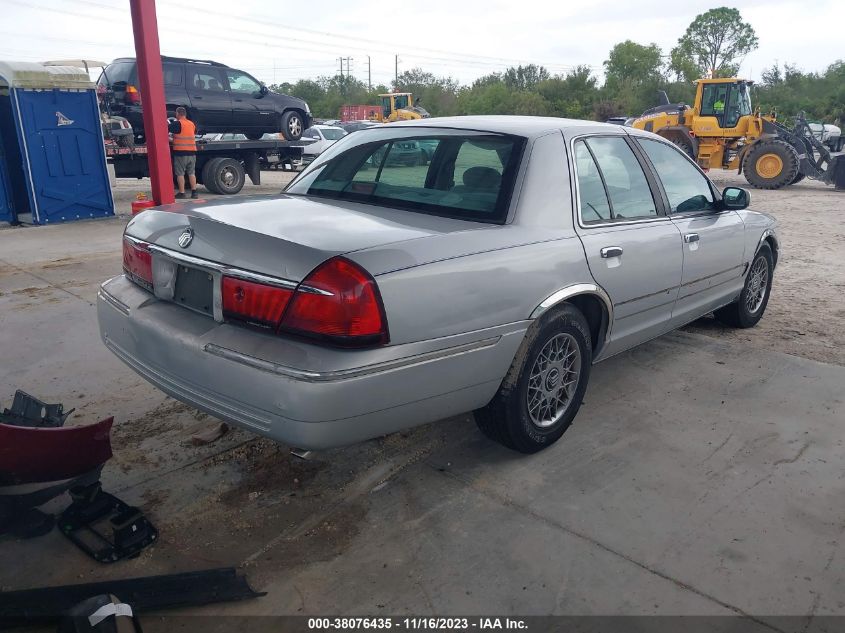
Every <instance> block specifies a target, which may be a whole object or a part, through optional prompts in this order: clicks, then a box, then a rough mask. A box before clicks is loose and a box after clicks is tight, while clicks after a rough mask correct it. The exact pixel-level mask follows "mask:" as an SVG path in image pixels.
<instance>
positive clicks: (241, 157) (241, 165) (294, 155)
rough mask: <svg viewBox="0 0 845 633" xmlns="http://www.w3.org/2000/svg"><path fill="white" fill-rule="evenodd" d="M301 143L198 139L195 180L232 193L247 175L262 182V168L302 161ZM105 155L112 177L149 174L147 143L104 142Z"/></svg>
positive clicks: (291, 166)
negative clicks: (111, 168)
mask: <svg viewBox="0 0 845 633" xmlns="http://www.w3.org/2000/svg"><path fill="white" fill-rule="evenodd" d="M302 148H303V143H299V142H296V143H293V142H290V141H283V140H274V139H260V140H257V141H250V140H243V141H240V140H238V141H230V140H223V141H207V140H203V139H197V166H196V174H197V182H198V183H200V184H202V185H205V188H206V189H208V190H209V191H211V192H212V193H217V194H222V195H232V194H236V193H238V192H239V191H240V190H241V189H243V186H244V183H245V182H246V177H247V176H249V179H250V181H252V184H254V185H260V184H261V168H262V166H263V167H267V168H268V169H283V170H288V171H294V170H295V169H296V168H297V167H299V166H301V165H302ZM106 159H107V161H108V162H109V163H110V164H111V165H113V167H114V175H115V178H145V177H147V176H149V175H150V168H149V163H148V162H147V147H146V145H129V146H125V145H121V144H119V143H117V142H110V141H107V142H106Z"/></svg>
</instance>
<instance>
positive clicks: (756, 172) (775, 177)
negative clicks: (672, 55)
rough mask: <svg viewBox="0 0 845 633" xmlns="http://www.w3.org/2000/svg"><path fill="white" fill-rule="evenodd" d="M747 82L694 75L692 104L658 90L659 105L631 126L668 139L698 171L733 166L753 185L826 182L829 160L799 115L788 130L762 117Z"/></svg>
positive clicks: (830, 171) (829, 173)
mask: <svg viewBox="0 0 845 633" xmlns="http://www.w3.org/2000/svg"><path fill="white" fill-rule="evenodd" d="M751 84H752V82H751V81H747V80H744V79H736V78H731V79H727V78H721V79H699V80H698V81H696V90H695V103H694V104H693V105H692V107H690V106H688V105H685V104H683V103H676V104H670V103H669V99H668V98H667V97H666V93H665V92H662V91H661V93H660V94H661V101H662V102H663V103H662V104H661V105H658V106H657V107H654V108H651V109H649V110H646V111H645V112H644V113H643V114H642V116H640V117H639V118H637V119H635V120H634V122H633V123H632V126H633V127H635V128H639V129H641V130H647V131H649V132H655V133H656V134H659V135H660V136H663V137H665V138H667V139H668V140H671V141H672V142H673V143H675V144H676V145H678V147H680V148H681V149H683V150H684V151H685V152H686V153H687V154H689V155H690V157H692V158H693V160H695V161H697V162H698V164H699V165H700V166H701V167H702V168H703V169H738V170H739V173H743V172H744V173H745V179H746V180H747V181H748V182H749V184H751V185H752V186H754V187H757V188H758V189H780V188H781V187H785V186H787V185H791V184H793V183H796V182H798V181H799V180H801V179H803V178H804V177H805V176H806V177H808V178H813V179H815V180H821V181H822V182H825V183H827V184H831V183H832V182H833V173H834V169H833V163H834V161H833V159H832V157H831V155H830V152H828V150H827V148H826V147H825V146H824V145H822V144H821V143H820V142H819V141H818V139H816V138H815V137H814V136H813V134H812V132H811V131H810V128H809V126H808V125H807V122H806V120H805V119H804V116H803V113H802V114H800V115H798V117H796V122H795V127H794V128H793V129H792V130H790V129H788V128H786V127H784V126H783V125H781V124H779V123H778V122H777V121H776V120H775V117H774V115H773V114H772V115H768V116H761V115H760V112H759V111H756V112H755V111H753V110H752V108H751V95H750V86H751ZM816 154H818V155H819V157H818V158H816Z"/></svg>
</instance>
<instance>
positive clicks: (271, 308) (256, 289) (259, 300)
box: [222, 276, 293, 328]
mask: <svg viewBox="0 0 845 633" xmlns="http://www.w3.org/2000/svg"><path fill="white" fill-rule="evenodd" d="M222 294H223V316H225V317H229V318H231V317H234V318H236V319H243V320H244V321H250V322H252V323H258V324H260V325H270V326H273V328H276V327H278V325H279V323H280V322H281V320H282V315H283V314H284V312H285V308H286V307H287V305H288V302H289V301H290V298H291V297H292V296H293V291H292V290H287V289H285V288H279V287H278V286H270V285H266V284H259V283H255V282H252V281H245V280H243V279H236V278H235V277H226V276H224V277H223V293H222Z"/></svg>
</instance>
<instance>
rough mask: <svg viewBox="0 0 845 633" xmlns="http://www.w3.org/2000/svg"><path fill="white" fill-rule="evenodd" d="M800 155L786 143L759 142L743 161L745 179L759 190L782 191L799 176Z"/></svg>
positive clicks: (775, 141)
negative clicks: (781, 189) (782, 188)
mask: <svg viewBox="0 0 845 633" xmlns="http://www.w3.org/2000/svg"><path fill="white" fill-rule="evenodd" d="M798 167H799V163H798V153H797V152H796V151H795V148H793V147H792V145H790V144H789V143H787V142H786V141H782V140H780V139H771V140H766V141H757V142H756V143H755V144H754V145H752V146H751V149H749V150H748V153H747V154H746V155H745V159H744V160H743V161H742V170H743V171H744V172H745V179H746V180H747V181H748V183H749V184H750V185H751V186H752V187H756V188H757V189H780V188H781V187H785V186H787V185H790V184H792V182H794V179H795V176H796V175H797V174H798Z"/></svg>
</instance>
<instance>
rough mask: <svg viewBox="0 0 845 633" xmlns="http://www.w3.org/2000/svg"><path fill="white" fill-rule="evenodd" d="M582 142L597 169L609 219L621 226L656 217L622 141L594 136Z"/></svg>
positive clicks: (639, 171) (644, 182) (642, 179)
mask: <svg viewBox="0 0 845 633" xmlns="http://www.w3.org/2000/svg"><path fill="white" fill-rule="evenodd" d="M582 142H583V143H584V145H586V147H587V149H588V150H589V153H590V154H591V157H592V158H593V160H594V161H595V164H596V165H597V166H598V171H599V175H600V178H601V181H602V183H603V185H604V189H605V191H606V194H607V197H608V199H609V203H610V214H611V215H610V217H611V219H612V220H614V221H623V222H624V221H625V220H640V219H644V218H654V217H657V205H656V204H655V202H654V197H653V196H652V195H651V188H650V187H649V185H648V180H646V177H645V173H643V169H642V167H641V166H640V163H639V161H638V160H637V157H636V156H635V155H634V152H633V151H632V150H631V148H630V147H629V146H628V143H627V142H626V141H625V139H624V138H622V137H621V136H596V137H593V138H589V139H585V140H584V141H582ZM576 161H578V157H577V156H576ZM576 168H577V167H576ZM579 179H580V173H579ZM591 180H592V179H591ZM593 182H594V181H593ZM579 184H580V180H579ZM594 189H595V187H594V184H591V189H590V190H591V191H592V190H594ZM582 202H583V200H582ZM585 219H586V220H589V219H590V218H585Z"/></svg>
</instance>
